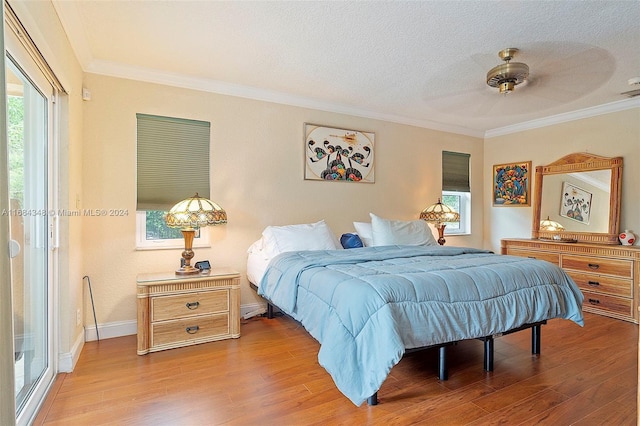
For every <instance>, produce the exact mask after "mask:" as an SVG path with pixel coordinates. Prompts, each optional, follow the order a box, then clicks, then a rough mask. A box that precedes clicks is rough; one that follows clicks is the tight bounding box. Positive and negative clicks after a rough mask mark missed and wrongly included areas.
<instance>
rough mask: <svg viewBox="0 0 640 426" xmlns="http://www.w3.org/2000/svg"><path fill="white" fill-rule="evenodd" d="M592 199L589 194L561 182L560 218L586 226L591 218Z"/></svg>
mask: <svg viewBox="0 0 640 426" xmlns="http://www.w3.org/2000/svg"><path fill="white" fill-rule="evenodd" d="M592 197H593V194H592V193H591V192H589V191H585V190H584V189H582V188H578V187H577V186H575V185H573V184H571V183H569V182H563V183H562V202H561V203H560V216H562V217H566V218H568V219H572V220H575V221H576V222H580V223H584V224H585V225H588V224H589V218H590V217H591V198H592Z"/></svg>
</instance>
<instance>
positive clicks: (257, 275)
mask: <svg viewBox="0 0 640 426" xmlns="http://www.w3.org/2000/svg"><path fill="white" fill-rule="evenodd" d="M270 261H271V259H270V258H269V257H267V256H266V255H265V254H264V253H263V250H256V251H251V250H249V257H248V258H247V278H248V279H249V282H250V283H253V284H255V285H256V286H260V281H262V276H263V275H264V272H265V271H266V269H267V266H268V265H269V262H270Z"/></svg>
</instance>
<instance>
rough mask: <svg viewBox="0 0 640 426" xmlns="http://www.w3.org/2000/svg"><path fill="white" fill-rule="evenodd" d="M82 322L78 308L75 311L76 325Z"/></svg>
mask: <svg viewBox="0 0 640 426" xmlns="http://www.w3.org/2000/svg"><path fill="white" fill-rule="evenodd" d="M81 323H82V315H81V314H80V308H78V310H77V311H76V326H80V324H81Z"/></svg>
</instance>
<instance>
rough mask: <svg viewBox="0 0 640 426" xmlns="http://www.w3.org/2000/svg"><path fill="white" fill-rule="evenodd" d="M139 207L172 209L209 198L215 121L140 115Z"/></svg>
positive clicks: (138, 135)
mask: <svg viewBox="0 0 640 426" xmlns="http://www.w3.org/2000/svg"><path fill="white" fill-rule="evenodd" d="M136 119H137V137H138V155H137V157H138V171H137V178H138V185H137V186H138V200H137V210H169V209H170V208H171V207H172V206H173V205H174V204H176V203H177V202H178V201H181V200H183V199H185V198H189V197H191V196H193V195H194V194H195V193H196V192H197V193H198V194H199V195H200V196H201V197H206V198H209V196H210V195H209V137H210V132H211V123H209V122H206V121H197V120H186V119H181V118H171V117H160V116H155V115H147V114H136Z"/></svg>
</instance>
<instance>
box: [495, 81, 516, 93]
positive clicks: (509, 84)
mask: <svg viewBox="0 0 640 426" xmlns="http://www.w3.org/2000/svg"><path fill="white" fill-rule="evenodd" d="M515 87H516V84H515V83H514V82H513V81H503V82H502V83H500V86H499V88H500V93H504V94H505V95H507V94H509V93H511V92H513V89H514V88H515Z"/></svg>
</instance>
